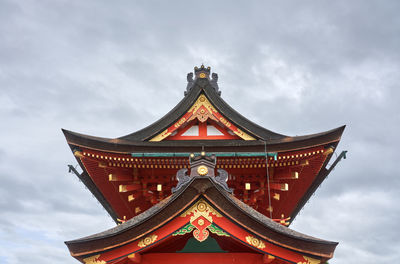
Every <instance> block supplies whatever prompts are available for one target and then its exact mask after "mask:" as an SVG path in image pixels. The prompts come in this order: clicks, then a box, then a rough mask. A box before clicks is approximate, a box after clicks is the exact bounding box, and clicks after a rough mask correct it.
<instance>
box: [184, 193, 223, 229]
mask: <svg viewBox="0 0 400 264" xmlns="http://www.w3.org/2000/svg"><path fill="white" fill-rule="evenodd" d="M190 214H193V215H192V217H191V218H190V222H193V221H194V220H196V219H197V218H199V217H200V216H203V217H204V218H205V219H207V220H208V221H210V222H211V223H212V222H213V219H212V216H211V215H215V216H216V217H222V215H221V214H220V213H219V212H218V211H217V210H215V209H214V208H212V207H211V206H210V205H209V204H208V203H207V202H206V201H204V200H203V199H200V200H199V201H198V202H197V203H195V204H194V205H192V206H191V207H190V208H189V209H187V210H186V211H185V212H184V213H183V214H182V215H181V217H186V216H187V215H190Z"/></svg>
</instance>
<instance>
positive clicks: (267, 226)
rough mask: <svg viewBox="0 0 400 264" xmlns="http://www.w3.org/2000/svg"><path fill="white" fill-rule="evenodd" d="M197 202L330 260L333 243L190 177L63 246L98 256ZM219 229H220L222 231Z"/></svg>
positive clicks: (289, 245)
mask: <svg viewBox="0 0 400 264" xmlns="http://www.w3.org/2000/svg"><path fill="white" fill-rule="evenodd" d="M199 199H204V200H206V201H207V202H208V203H210V205H211V206H212V207H214V208H215V209H216V210H218V212H219V213H221V214H222V215H223V216H224V217H227V218H228V219H230V220H231V221H233V222H235V223H236V224H237V225H238V226H241V228H245V229H246V230H251V232H252V233H253V234H255V235H257V236H258V237H260V238H262V239H265V240H266V241H269V242H271V243H274V244H277V245H280V246H282V247H285V248H288V249H291V250H295V251H296V252H301V253H305V254H311V255H312V256H318V257H322V258H331V257H332V255H333V251H334V249H335V247H336V246H337V244H338V243H337V242H332V241H326V240H321V239H318V238H314V237H311V236H307V235H304V234H302V233H299V232H296V231H294V230H291V229H289V228H287V227H285V226H282V225H280V224H278V223H276V222H274V221H273V220H271V219H270V218H268V217H266V216H264V215H262V214H261V213H259V212H257V211H256V210H254V209H253V208H251V207H250V206H248V205H246V204H245V203H243V202H241V201H240V200H238V199H236V198H235V197H234V196H233V195H231V194H229V193H228V192H227V191H225V190H224V189H223V188H221V187H220V186H219V185H218V184H216V183H215V181H214V180H213V179H212V178H211V177H194V178H192V180H191V181H190V182H188V183H187V184H186V186H184V187H183V188H181V189H180V190H179V191H177V192H176V193H174V194H173V195H172V196H170V197H168V198H166V199H164V200H163V201H161V202H160V203H158V204H156V205H155V206H153V207H151V208H150V209H148V210H147V211H145V212H143V213H141V214H140V215H138V216H136V217H133V218H131V219H130V220H128V221H127V222H125V223H123V224H121V225H118V226H116V227H114V228H111V229H109V230H106V231H104V232H101V233H98V234H95V235H92V236H88V237H84V238H81V239H77V240H72V241H67V242H65V243H66V244H67V246H68V248H69V249H70V251H71V254H72V255H73V256H75V257H85V256H87V255H90V254H99V253H101V252H104V249H107V250H111V249H112V248H114V247H119V246H122V245H125V244H126V243H129V242H130V241H134V240H135V239H137V238H140V237H142V236H145V235H146V232H153V231H154V230H157V229H158V228H161V227H162V226H163V225H164V224H165V223H167V222H169V221H172V220H171V219H174V218H176V217H178V216H179V215H180V214H182V212H183V211H185V210H186V209H187V208H189V207H190V206H191V205H192V204H193V203H195V202H196V201H198V200H199ZM222 228H223V227H222Z"/></svg>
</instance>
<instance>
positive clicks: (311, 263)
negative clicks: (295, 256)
mask: <svg viewBox="0 0 400 264" xmlns="http://www.w3.org/2000/svg"><path fill="white" fill-rule="evenodd" d="M303 258H304V260H305V261H303V262H301V261H300V262H297V264H320V263H321V261H320V260H318V259H314V258H310V257H306V256H303Z"/></svg>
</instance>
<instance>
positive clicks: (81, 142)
mask: <svg viewBox="0 0 400 264" xmlns="http://www.w3.org/2000/svg"><path fill="white" fill-rule="evenodd" d="M344 129H345V126H341V127H338V128H335V129H332V130H328V131H325V132H322V133H317V134H311V135H305V136H296V137H284V138H281V139H273V140H268V141H263V140H249V141H246V140H177V141H168V140H164V141H159V142H149V141H138V140H135V141H131V140H126V139H122V138H116V139H110V138H102V137H94V136H89V135H84V134H80V133H76V132H72V131H68V130H65V129H62V131H63V133H64V135H65V137H66V139H67V142H68V144H70V145H75V146H79V147H87V148H90V149H94V150H99V151H105V152H114V153H122V154H129V153H133V152H178V153H179V152H191V151H192V152H193V151H196V150H197V149H198V148H201V147H205V148H206V151H208V152H211V151H216V152H218V151H224V150H225V151H233V149H234V152H241V151H258V152H262V151H264V149H265V145H266V146H267V149H268V151H269V152H279V151H281V152H283V151H292V150H299V149H305V148H309V147H313V146H318V145H323V144H328V143H333V142H337V141H339V140H340V138H341V135H342V133H343V131H344ZM235 148H238V149H235Z"/></svg>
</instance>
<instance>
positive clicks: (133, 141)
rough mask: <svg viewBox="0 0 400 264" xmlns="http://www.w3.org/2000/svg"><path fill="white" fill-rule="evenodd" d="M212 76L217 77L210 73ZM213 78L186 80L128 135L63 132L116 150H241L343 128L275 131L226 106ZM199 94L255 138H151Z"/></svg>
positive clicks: (297, 143) (297, 142) (311, 138)
mask: <svg viewBox="0 0 400 264" xmlns="http://www.w3.org/2000/svg"><path fill="white" fill-rule="evenodd" d="M215 78H217V77H215V76H214V79H215ZM214 79H211V80H210V79H209V78H208V76H206V78H196V79H195V80H189V84H188V88H187V93H186V95H185V96H184V98H183V99H182V100H181V101H180V102H179V103H178V104H177V105H176V106H175V107H174V108H173V109H172V110H171V111H169V112H168V113H167V114H166V115H165V116H163V117H162V118H161V119H159V120H158V121H156V122H154V123H153V124H151V125H149V126H148V127H146V128H143V129H141V130H139V131H137V132H134V133H131V134H129V135H126V136H122V137H119V138H113V139H111V138H101V137H94V136H89V135H84V134H79V133H76V132H72V131H68V130H64V129H63V133H64V135H65V137H66V138H67V141H68V143H69V144H72V145H76V146H84V147H89V148H92V149H97V150H103V151H110V152H118V153H131V152H153V151H156V152H160V151H162V150H163V149H165V151H168V152H172V151H175V152H185V151H188V152H190V151H193V149H196V150H198V147H199V146H204V147H210V148H214V149H215V150H214V149H207V151H209V152H210V151H216V150H220V151H225V150H226V151H229V150H228V149H229V148H237V147H239V148H240V149H243V151H246V150H245V149H246V148H247V149H248V150H256V151H264V149H265V146H267V147H268V151H288V150H295V149H302V148H307V147H310V146H315V145H321V144H325V143H330V142H334V141H338V140H339V139H340V136H341V134H342V133H343V130H344V128H345V126H342V127H338V128H335V129H332V130H329V131H326V132H322V133H317V134H311V135H304V136H294V137H291V136H285V135H282V134H279V133H275V132H273V131H270V130H268V129H266V128H263V127H261V126H259V125H257V124H255V123H253V122H252V121H250V120H248V119H247V118H245V117H244V116H242V115H241V114H240V113H238V112H237V111H235V110H234V109H233V108H232V107H230V106H229V105H228V104H227V103H226V102H225V101H224V100H223V99H222V98H221V96H220V92H219V90H218V89H217V88H216V87H217V82H216V80H214ZM202 94H203V95H205V96H206V98H207V99H208V100H209V102H210V103H211V104H212V106H213V107H215V109H216V110H217V111H218V112H219V113H220V114H221V115H222V116H224V117H225V118H227V119H228V121H229V122H231V123H233V124H234V125H235V126H237V127H238V128H240V129H241V130H242V131H243V132H245V133H247V134H248V135H249V136H250V137H252V138H253V139H255V140H232V139H231V140H182V141H175V140H174V141H158V142H152V141H151V139H152V138H154V137H155V136H156V135H157V134H159V133H161V132H162V131H165V130H166V129H167V128H168V127H169V126H171V125H173V124H174V123H175V122H177V121H178V120H179V119H180V118H181V117H182V116H183V115H184V114H185V113H186V112H187V111H188V110H189V109H190V107H191V106H192V105H193V104H194V103H195V102H196V100H197V99H198V98H199V96H201V95H202ZM240 151H241V150H240Z"/></svg>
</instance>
